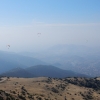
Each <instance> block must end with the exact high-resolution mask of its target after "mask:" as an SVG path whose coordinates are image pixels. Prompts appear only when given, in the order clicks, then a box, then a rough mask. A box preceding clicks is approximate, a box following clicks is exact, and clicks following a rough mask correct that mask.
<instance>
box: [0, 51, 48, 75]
mask: <svg viewBox="0 0 100 100" xmlns="http://www.w3.org/2000/svg"><path fill="white" fill-rule="evenodd" d="M39 64H46V63H45V62H43V61H41V60H39V59H36V58H33V57H27V56H23V55H19V54H16V53H11V52H3V51H0V73H3V72H5V71H8V70H11V69H13V68H16V67H20V68H26V67H30V66H34V65H39Z"/></svg>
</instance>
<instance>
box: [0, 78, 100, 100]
mask: <svg viewBox="0 0 100 100" xmlns="http://www.w3.org/2000/svg"><path fill="white" fill-rule="evenodd" d="M72 79H73V78H72ZM0 90H3V91H5V92H6V93H8V94H10V95H11V96H12V97H14V98H16V99H15V100H25V99H26V100H100V94H99V93H100V91H99V90H98V91H95V90H94V89H92V88H86V87H80V86H78V85H74V84H71V83H68V82H67V81H63V80H61V79H51V78H44V77H39V78H9V79H8V80H6V81H5V82H3V83H0ZM2 94H3V93H2ZM18 95H20V96H22V97H24V98H25V99H21V98H20V97H19V96H18ZM1 96H2V97H3V98H4V100H6V94H3V95H1ZM87 98H88V99H87ZM89 98H90V99H89ZM0 100H1V99H0ZM11 100H12V99H11Z"/></svg>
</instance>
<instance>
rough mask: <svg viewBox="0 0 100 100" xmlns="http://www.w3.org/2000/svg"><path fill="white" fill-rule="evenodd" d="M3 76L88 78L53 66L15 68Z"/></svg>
mask: <svg viewBox="0 0 100 100" xmlns="http://www.w3.org/2000/svg"><path fill="white" fill-rule="evenodd" d="M1 76H9V77H24V78H31V77H53V78H64V77H88V76H87V75H84V74H79V73H75V72H73V71H69V70H62V69H60V68H57V67H55V66H52V65H36V66H32V67H28V68H25V69H22V68H15V69H12V70H10V71H7V72H5V73H3V74H1Z"/></svg>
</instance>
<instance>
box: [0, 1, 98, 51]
mask: <svg viewBox="0 0 100 100" xmlns="http://www.w3.org/2000/svg"><path fill="white" fill-rule="evenodd" d="M38 33H41V34H38ZM58 44H62V45H63V44H74V45H86V46H100V0H0V50H6V51H7V50H8V47H7V45H10V48H9V51H15V52H17V51H34V50H38V49H40V50H41V49H43V48H48V47H51V46H54V45H58Z"/></svg>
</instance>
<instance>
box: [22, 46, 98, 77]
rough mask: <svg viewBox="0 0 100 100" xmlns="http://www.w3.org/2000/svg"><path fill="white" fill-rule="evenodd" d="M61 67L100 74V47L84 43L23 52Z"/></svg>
mask: <svg viewBox="0 0 100 100" xmlns="http://www.w3.org/2000/svg"><path fill="white" fill-rule="evenodd" d="M20 54H22V55H27V56H30V57H35V58H37V59H40V60H42V61H45V62H47V63H49V64H50V65H54V66H57V67H59V68H61V69H65V70H72V71H74V72H77V73H82V74H86V75H89V76H93V77H96V76H100V47H87V46H83V45H66V44H65V45H55V46H53V47H51V48H49V49H47V50H44V51H40V52H23V53H22V52H21V53H20Z"/></svg>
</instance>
